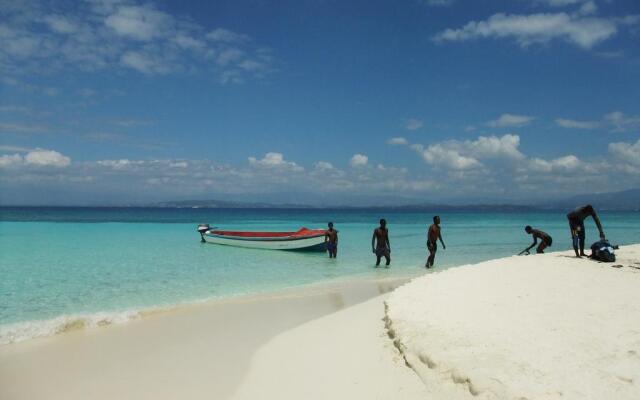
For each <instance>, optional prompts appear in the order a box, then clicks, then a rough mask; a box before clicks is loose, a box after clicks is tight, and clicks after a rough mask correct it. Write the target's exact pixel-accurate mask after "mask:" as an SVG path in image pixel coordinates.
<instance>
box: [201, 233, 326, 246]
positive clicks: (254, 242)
mask: <svg viewBox="0 0 640 400" xmlns="http://www.w3.org/2000/svg"><path fill="white" fill-rule="evenodd" d="M203 238H204V240H205V242H207V243H213V244H220V245H223V246H235V247H245V248H250V249H265V250H291V251H326V250H327V246H326V243H325V242H324V235H322V236H310V237H296V238H292V237H285V238H259V239H258V238H241V237H225V236H223V235H216V234H213V233H210V232H206V233H205V234H204V235H203Z"/></svg>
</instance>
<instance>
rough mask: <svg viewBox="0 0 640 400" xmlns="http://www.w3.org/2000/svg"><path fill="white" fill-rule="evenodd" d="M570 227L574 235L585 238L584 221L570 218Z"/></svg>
mask: <svg viewBox="0 0 640 400" xmlns="http://www.w3.org/2000/svg"><path fill="white" fill-rule="evenodd" d="M569 228H570V229H571V236H572V237H579V238H581V239H584V221H583V220H580V219H577V218H569Z"/></svg>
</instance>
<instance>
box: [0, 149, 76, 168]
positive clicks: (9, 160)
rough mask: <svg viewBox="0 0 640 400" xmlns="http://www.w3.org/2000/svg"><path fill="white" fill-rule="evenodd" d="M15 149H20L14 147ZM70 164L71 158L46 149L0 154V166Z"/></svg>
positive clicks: (64, 165) (58, 166) (61, 165)
mask: <svg viewBox="0 0 640 400" xmlns="http://www.w3.org/2000/svg"><path fill="white" fill-rule="evenodd" d="M15 149H16V150H21V149H19V148H15ZM25 150H26V149H25ZM70 164H71V158H69V157H67V156H65V155H63V154H61V153H59V152H57V151H55V150H46V149H34V150H28V151H26V154H24V156H23V155H21V154H18V153H16V154H5V155H2V156H0V167H10V166H28V165H32V166H38V167H56V168H62V167H67V166H69V165H70Z"/></svg>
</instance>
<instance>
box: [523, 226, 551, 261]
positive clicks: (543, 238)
mask: <svg viewBox="0 0 640 400" xmlns="http://www.w3.org/2000/svg"><path fill="white" fill-rule="evenodd" d="M524 231H525V232H527V233H528V234H529V235H533V243H532V244H531V246H529V247H527V248H526V249H524V250H522V251H521V252H520V254H522V253H529V250H531V249H532V248H533V246H535V245H536V244H538V239H540V245H538V248H536V253H538V254H541V253H544V249H546V248H547V247H550V246H551V243H553V239H551V236H550V235H549V234H548V233H546V232H542V231H541V230H538V229H533V228H532V227H530V226H529V225H527V226H525V227H524Z"/></svg>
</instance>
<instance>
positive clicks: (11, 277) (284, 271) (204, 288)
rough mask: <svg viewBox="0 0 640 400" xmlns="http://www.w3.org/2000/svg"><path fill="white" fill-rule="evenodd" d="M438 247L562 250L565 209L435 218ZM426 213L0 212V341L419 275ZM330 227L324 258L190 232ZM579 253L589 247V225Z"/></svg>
mask: <svg viewBox="0 0 640 400" xmlns="http://www.w3.org/2000/svg"><path fill="white" fill-rule="evenodd" d="M439 215H440V216H441V219H442V224H441V226H442V236H443V238H444V241H445V244H446V245H447V249H446V250H442V248H440V249H439V250H438V255H437V258H436V270H440V269H443V268H448V267H452V266H457V265H463V264H468V263H475V262H479V261H483V260H488V259H492V258H497V257H504V256H508V255H513V254H516V253H518V252H519V251H520V250H522V249H523V248H524V247H526V246H527V245H528V244H529V243H530V242H531V237H530V236H528V235H526V234H525V232H524V226H525V225H527V224H530V225H532V226H534V227H535V228H538V229H542V230H544V231H546V232H548V233H549V234H551V235H552V236H553V239H554V242H553V247H552V248H551V250H552V251H557V250H568V249H570V236H569V229H568V225H567V221H566V217H565V213H563V212H527V213H521V212H508V213H486V212H483V213H469V212H466V213H462V212H460V213H452V212H449V213H440V214H439ZM432 216H433V213H432V212H429V213H419V212H404V211H397V210H396V211H394V210H388V211H385V210H378V209H376V210H362V209H358V210H344V209H342V210H329V209H322V210H315V209H314V210H308V209H304V210H301V209H290V210H283V209H251V210H246V209H189V208H182V209H168V208H156V209H147V208H7V207H4V208H0V344H6V343H11V342H15V341H20V340H24V339H27V338H31V337H37V336H45V335H51V334H54V333H57V332H60V331H63V330H66V329H69V328H72V327H78V326H93V325H101V324H108V323H114V322H121V321H126V320H128V319H130V318H134V317H136V316H137V315H138V313H139V312H140V311H142V310H152V309H155V308H163V307H170V306H173V305H177V304H184V303H192V302H198V301H203V300H207V299H214V298H224V297H229V296H236V295H242V294H256V293H261V292H270V291H277V290H281V289H283V288H286V287H292V286H297V285H304V284H309V283H316V282H323V281H328V280H335V279H350V278H354V277H371V278H374V277H392V276H400V275H402V276H407V275H412V274H419V273H422V272H424V271H425V269H424V263H425V259H426V254H427V252H426V246H425V241H426V230H427V227H428V226H429V224H430V223H431V220H432ZM380 218H386V219H387V221H388V228H389V234H390V241H391V247H392V264H391V268H389V269H385V268H379V269H376V268H374V261H375V258H374V256H373V254H372V253H371V235H372V231H373V229H374V228H375V227H376V226H377V224H378V220H379V219H380ZM601 220H602V223H603V226H604V229H605V232H606V234H607V238H608V239H610V241H611V242H612V243H613V244H621V245H622V244H630V243H638V242H640V213H637V212H635V213H601ZM328 221H333V222H334V223H335V227H336V229H338V230H339V235H340V246H339V254H338V259H337V260H331V259H329V258H328V257H327V256H326V255H325V254H323V253H297V252H282V251H269V250H252V249H244V248H234V247H228V246H218V245H213V244H202V243H200V237H199V234H198V233H197V232H196V225H197V224H198V223H202V222H205V223H210V224H212V225H214V226H218V227H220V228H222V229H229V230H270V231H274V230H282V231H293V230H297V229H298V228H300V227H303V226H305V227H308V228H324V227H326V224H327V222H328ZM586 226H587V244H590V243H591V242H593V241H595V240H596V239H597V230H596V229H595V225H594V224H593V223H592V221H590V220H588V221H587V222H586Z"/></svg>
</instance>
